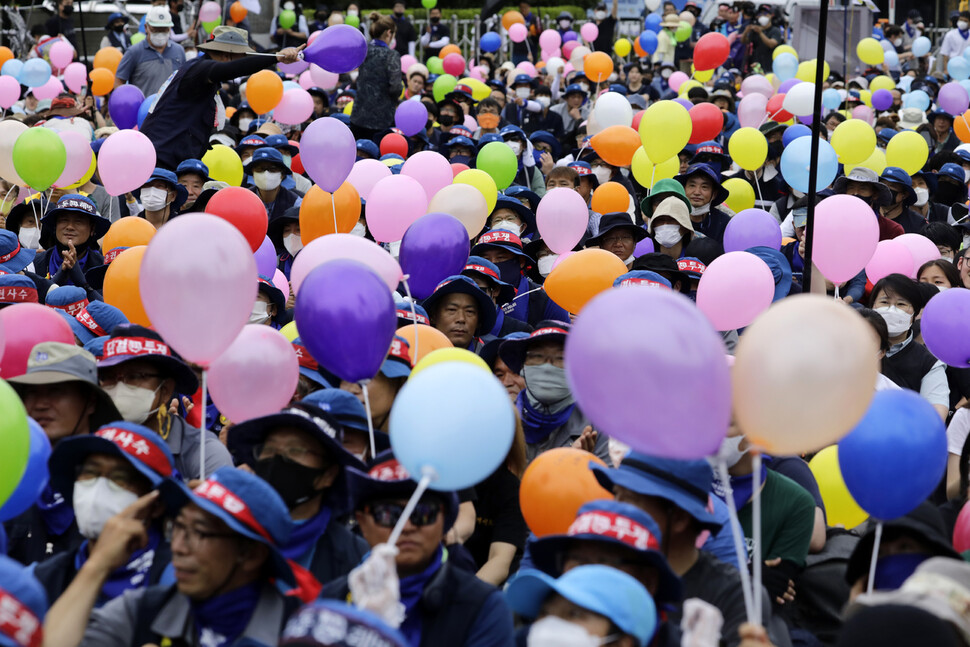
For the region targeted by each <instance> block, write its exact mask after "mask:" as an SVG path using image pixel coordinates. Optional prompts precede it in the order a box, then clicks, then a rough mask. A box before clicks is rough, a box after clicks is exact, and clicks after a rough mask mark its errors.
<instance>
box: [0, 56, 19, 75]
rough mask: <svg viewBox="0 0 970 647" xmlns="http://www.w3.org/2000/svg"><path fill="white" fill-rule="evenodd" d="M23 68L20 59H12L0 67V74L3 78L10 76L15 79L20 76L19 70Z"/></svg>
mask: <svg viewBox="0 0 970 647" xmlns="http://www.w3.org/2000/svg"><path fill="white" fill-rule="evenodd" d="M23 67H24V62H23V61H21V60H20V59H16V58H12V59H10V60H9V61H7V62H6V63H4V64H3V67H0V74H2V75H3V76H12V77H14V78H17V77H18V76H20V70H22V69H23Z"/></svg>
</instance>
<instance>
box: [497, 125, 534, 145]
mask: <svg viewBox="0 0 970 647" xmlns="http://www.w3.org/2000/svg"><path fill="white" fill-rule="evenodd" d="M498 134H499V135H501V136H502V139H503V140H505V141H508V138H509V137H511V136H512V135H518V136H519V137H521V138H522V140H523V141H526V140H528V139H529V137H528V135H526V134H525V131H524V130H522V129H521V128H519V127H518V126H516V125H515V124H509V125H508V126H504V127H503V128H502V130H500V131H498Z"/></svg>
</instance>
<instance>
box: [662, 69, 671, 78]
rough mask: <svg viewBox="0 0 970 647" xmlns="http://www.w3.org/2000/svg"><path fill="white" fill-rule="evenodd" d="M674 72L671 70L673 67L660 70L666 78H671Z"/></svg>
mask: <svg viewBox="0 0 970 647" xmlns="http://www.w3.org/2000/svg"><path fill="white" fill-rule="evenodd" d="M673 73H674V71H673V70H671V69H669V68H664V69H662V70H660V76H662V77H663V78H665V79H669V78H670V75H671V74H673Z"/></svg>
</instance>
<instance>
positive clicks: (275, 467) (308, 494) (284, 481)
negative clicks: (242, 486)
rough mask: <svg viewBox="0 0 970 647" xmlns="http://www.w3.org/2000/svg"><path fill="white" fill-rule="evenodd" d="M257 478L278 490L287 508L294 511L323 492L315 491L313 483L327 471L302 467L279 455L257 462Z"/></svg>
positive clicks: (255, 470)
mask: <svg viewBox="0 0 970 647" xmlns="http://www.w3.org/2000/svg"><path fill="white" fill-rule="evenodd" d="M253 471H254V472H256V476H258V477H259V478H261V479H263V480H264V481H266V482H267V483H269V484H270V485H271V486H273V489H274V490H276V493H277V494H279V495H280V498H282V499H283V503H285V504H286V507H287V508H289V509H291V510H292V509H293V508H295V507H296V506H298V505H300V504H301V503H306V502H307V501H309V500H310V499H312V498H313V497H315V496H316V495H318V494H320V492H322V491H323V490H315V489H314V488H313V481H314V480H316V478H317V477H318V476H320V475H321V474H323V473H324V471H326V468H325V469H322V470H318V469H314V468H312V467H307V466H305V465H300V464H299V463H296V462H294V461H291V460H290V459H288V458H283V457H282V456H280V455H279V454H277V455H276V456H274V457H273V458H265V459H263V460H259V461H256V469H254V470H253Z"/></svg>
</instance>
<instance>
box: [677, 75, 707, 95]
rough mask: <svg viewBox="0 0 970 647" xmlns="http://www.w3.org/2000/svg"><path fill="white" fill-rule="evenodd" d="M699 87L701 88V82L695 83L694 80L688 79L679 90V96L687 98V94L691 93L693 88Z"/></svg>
mask: <svg viewBox="0 0 970 647" xmlns="http://www.w3.org/2000/svg"><path fill="white" fill-rule="evenodd" d="M699 87H701V84H700V81H695V80H694V79H687V80H686V81H684V82H683V83H681V84H680V87H679V88H678V89H677V96H678V97H681V98H684V97H686V96H687V93H688V92H690V89H691V88H699Z"/></svg>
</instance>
